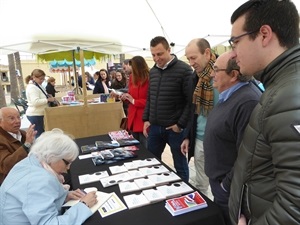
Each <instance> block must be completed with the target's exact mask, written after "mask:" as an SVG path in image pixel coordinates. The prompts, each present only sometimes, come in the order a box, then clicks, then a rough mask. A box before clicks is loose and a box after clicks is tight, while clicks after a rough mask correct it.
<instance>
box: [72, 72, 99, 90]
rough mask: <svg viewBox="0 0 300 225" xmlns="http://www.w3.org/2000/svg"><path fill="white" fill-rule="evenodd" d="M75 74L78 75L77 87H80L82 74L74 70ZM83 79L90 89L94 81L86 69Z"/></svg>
mask: <svg viewBox="0 0 300 225" xmlns="http://www.w3.org/2000/svg"><path fill="white" fill-rule="evenodd" d="M76 74H77V77H78V85H79V87H81V88H82V75H79V73H78V72H76ZM83 80H84V82H85V84H86V87H87V90H92V88H91V87H93V86H94V84H95V81H94V79H93V77H92V75H91V74H90V73H89V72H88V71H86V72H85V74H84V79H83Z"/></svg>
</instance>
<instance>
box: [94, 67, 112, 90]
mask: <svg viewBox="0 0 300 225" xmlns="http://www.w3.org/2000/svg"><path fill="white" fill-rule="evenodd" d="M95 77H96V78H97V80H96V83H95V88H94V90H93V94H103V93H104V94H109V91H108V86H107V84H106V77H107V71H106V69H101V70H100V71H97V72H96V73H95ZM103 78H104V79H103Z"/></svg>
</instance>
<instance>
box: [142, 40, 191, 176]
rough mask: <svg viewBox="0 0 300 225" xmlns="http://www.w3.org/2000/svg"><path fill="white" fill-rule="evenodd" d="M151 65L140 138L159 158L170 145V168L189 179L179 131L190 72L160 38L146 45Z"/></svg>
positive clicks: (187, 114) (187, 107)
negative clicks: (144, 138) (148, 45)
mask: <svg viewBox="0 0 300 225" xmlns="http://www.w3.org/2000/svg"><path fill="white" fill-rule="evenodd" d="M150 50H151V54H152V57H153V60H154V62H155V65H154V67H153V68H152V69H151V70H150V83H149V90H148V97H147V103H146V108H145V111H144V115H143V121H144V131H143V132H144V135H145V136H146V137H147V138H148V147H147V148H148V150H149V151H151V152H152V153H153V154H154V155H155V156H156V157H158V158H159V159H161V155H162V153H163V150H164V148H165V146H166V144H168V145H170V148H171V152H172V155H173V161H174V167H175V169H176V171H177V173H178V175H179V176H180V177H181V178H182V179H183V180H184V181H186V182H187V181H188V180H189V169H188V162H187V159H186V157H185V155H184V154H182V153H181V150H180V145H181V143H182V141H183V129H184V128H185V127H186V125H187V123H188V120H189V119H190V118H189V117H190V110H191V102H192V99H191V96H192V83H191V82H192V69H191V67H190V66H189V65H187V64H186V63H185V62H183V61H181V60H178V59H177V57H176V56H175V55H173V54H171V48H170V46H169V43H168V42H167V40H166V39H165V38H164V37H160V36H158V37H155V38H153V39H152V40H151V42H150Z"/></svg>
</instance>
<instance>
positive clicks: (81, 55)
mask: <svg viewBox="0 0 300 225" xmlns="http://www.w3.org/2000/svg"><path fill="white" fill-rule="evenodd" d="M80 65H81V74H82V75H81V77H82V90H83V101H84V106H87V92H86V84H85V71H84V53H83V50H82V49H80Z"/></svg>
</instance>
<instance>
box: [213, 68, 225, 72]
mask: <svg viewBox="0 0 300 225" xmlns="http://www.w3.org/2000/svg"><path fill="white" fill-rule="evenodd" d="M213 70H214V72H215V73H218V72H220V71H226V70H227V69H219V68H213Z"/></svg>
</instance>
